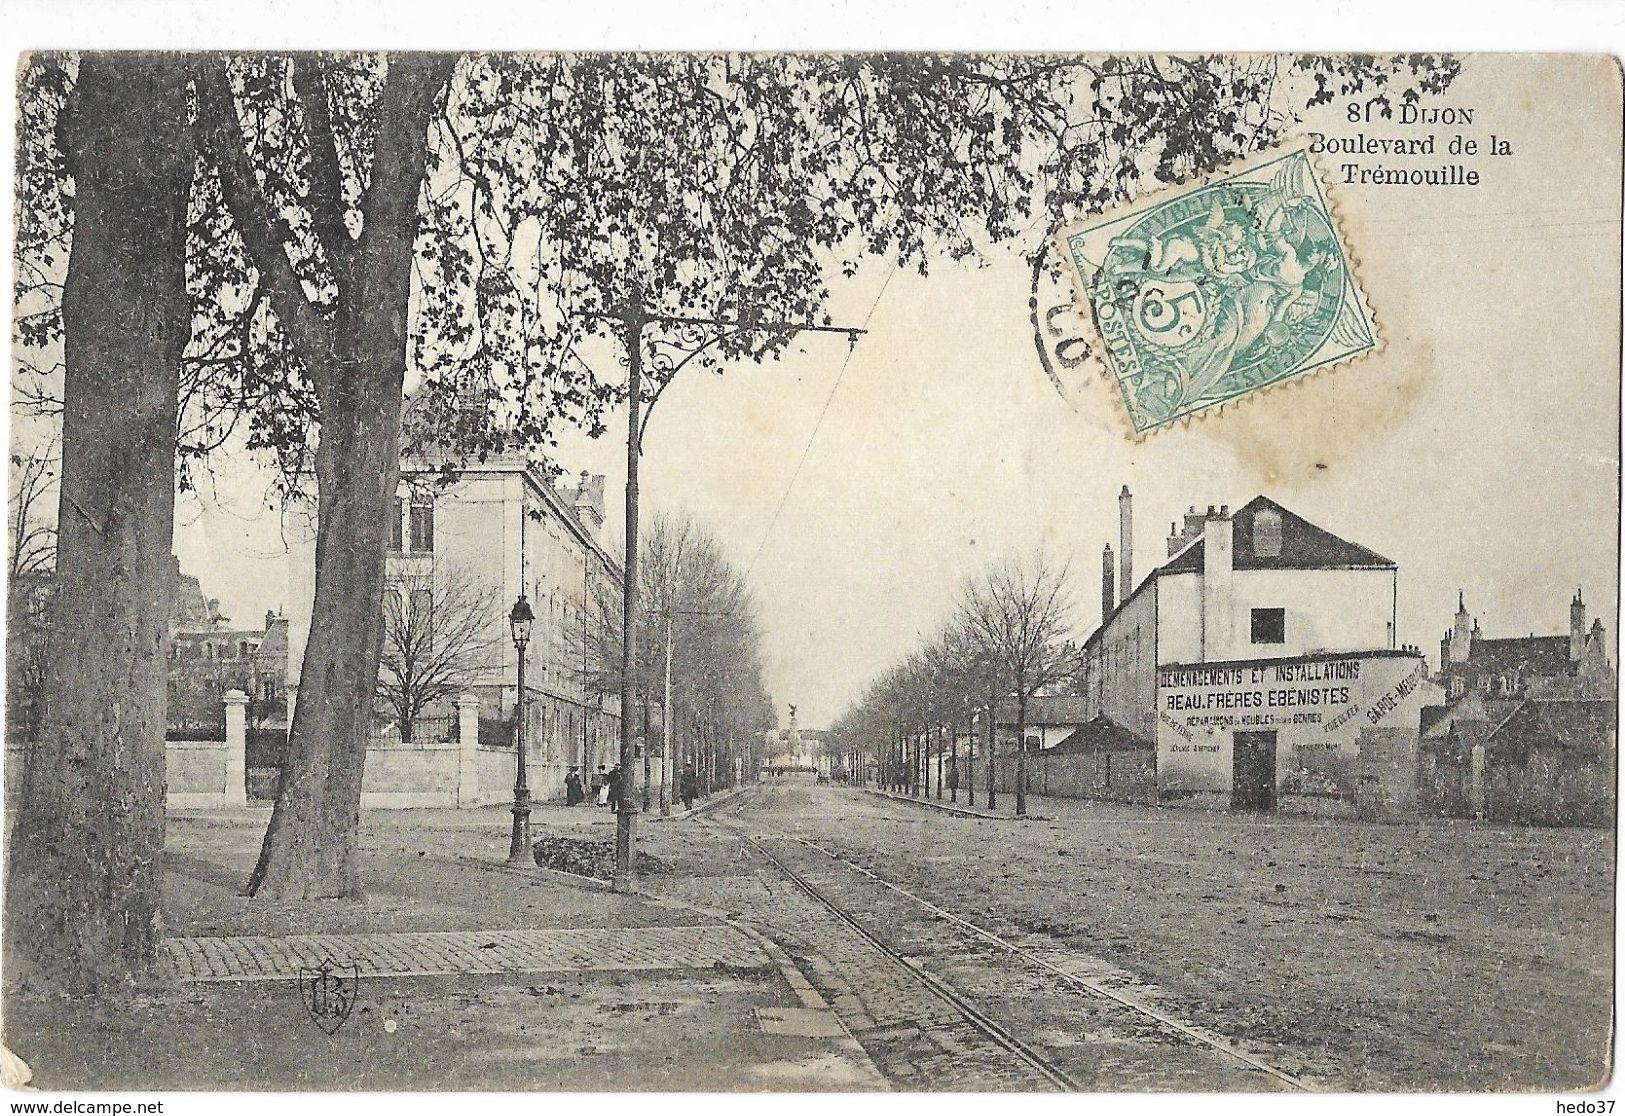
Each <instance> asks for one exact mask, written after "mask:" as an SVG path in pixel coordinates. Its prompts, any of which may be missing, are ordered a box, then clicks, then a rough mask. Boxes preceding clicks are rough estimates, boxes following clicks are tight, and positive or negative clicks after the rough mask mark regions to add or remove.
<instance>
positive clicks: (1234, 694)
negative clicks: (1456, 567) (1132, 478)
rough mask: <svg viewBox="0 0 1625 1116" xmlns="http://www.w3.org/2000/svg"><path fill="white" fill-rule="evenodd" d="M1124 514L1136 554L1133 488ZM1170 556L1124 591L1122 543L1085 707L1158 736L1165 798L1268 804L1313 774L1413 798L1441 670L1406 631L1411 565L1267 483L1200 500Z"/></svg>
mask: <svg viewBox="0 0 1625 1116" xmlns="http://www.w3.org/2000/svg"><path fill="white" fill-rule="evenodd" d="M1125 497H1126V492H1125ZM1123 522H1124V524H1125V537H1124V538H1123V539H1122V540H1121V541H1120V547H1121V552H1123V553H1132V539H1131V538H1129V537H1127V528H1126V525H1127V523H1128V522H1129V517H1128V515H1127V514H1126V500H1125V514H1124V516H1123ZM1108 551H1109V548H1108ZM1168 554H1169V557H1168V560H1167V561H1166V562H1165V563H1164V564H1162V565H1161V566H1159V567H1157V568H1155V569H1153V570H1152V571H1151V572H1150V573H1149V574H1148V575H1147V576H1146V578H1145V580H1144V581H1142V582H1141V583H1140V584H1139V585H1138V586H1136V587H1133V588H1132V590H1131V591H1130V592H1129V593H1128V596H1127V598H1126V599H1125V600H1123V601H1121V602H1120V603H1119V602H1116V601H1114V600H1113V597H1114V592H1115V589H1116V583H1117V579H1116V578H1115V577H1113V576H1112V571H1111V567H1110V556H1109V554H1108V557H1107V562H1106V565H1105V568H1103V571H1102V602H1101V603H1102V615H1103V616H1104V620H1103V622H1102V623H1101V626H1100V627H1099V628H1098V629H1097V630H1096V631H1095V632H1094V634H1093V635H1091V636H1090V637H1089V639H1088V640H1087V641H1086V643H1085V664H1084V671H1083V676H1082V677H1081V678H1080V679H1079V685H1078V690H1079V692H1080V693H1081V694H1082V695H1083V697H1084V710H1083V713H1084V716H1085V719H1094V718H1097V717H1105V718H1108V719H1109V720H1110V721H1112V722H1114V723H1116V724H1117V725H1120V726H1122V727H1123V728H1125V729H1127V730H1128V731H1129V732H1130V733H1131V734H1133V736H1134V737H1135V738H1137V739H1139V740H1142V741H1145V742H1146V744H1147V745H1154V746H1155V748H1156V754H1157V781H1158V787H1159V793H1161V794H1163V795H1167V796H1179V795H1197V794H1219V795H1228V796H1230V797H1231V800H1232V802H1233V804H1235V805H1239V806H1248V807H1259V808H1268V807H1270V806H1272V805H1273V804H1274V801H1275V799H1276V795H1277V793H1278V792H1279V790H1280V789H1281V788H1282V787H1283V785H1285V784H1286V783H1287V782H1288V781H1289V779H1291V778H1292V777H1294V776H1296V775H1312V776H1314V777H1315V778H1317V779H1324V780H1329V781H1331V782H1334V783H1335V784H1336V785H1337V786H1339V787H1340V788H1342V789H1343V790H1345V791H1346V792H1347V793H1349V794H1350V795H1351V796H1352V795H1354V794H1355V793H1356V791H1357V790H1359V788H1360V787H1361V786H1365V787H1366V789H1367V790H1371V791H1372V793H1373V794H1377V796H1378V797H1380V798H1382V799H1383V801H1385V802H1387V803H1388V804H1389V806H1390V807H1392V810H1387V811H1379V812H1393V810H1397V811H1398V812H1404V811H1405V810H1406V809H1409V808H1410V805H1414V795H1415V781H1414V770H1415V738H1416V732H1417V722H1418V720H1419V710H1420V699H1421V690H1420V688H1419V687H1420V685H1421V683H1422V682H1424V681H1425V679H1426V676H1427V670H1426V664H1425V661H1424V660H1423V658H1422V656H1421V654H1420V653H1419V652H1417V651H1416V650H1415V649H1412V648H1400V647H1397V646H1396V643H1395V638H1396V637H1395V632H1396V630H1397V617H1396V614H1395V613H1396V601H1397V588H1398V578H1399V568H1398V566H1397V565H1396V564H1395V563H1394V562H1392V561H1390V560H1389V559H1387V558H1384V557H1383V556H1382V555H1380V554H1377V553H1375V552H1374V551H1372V550H1369V549H1367V548H1366V547H1363V546H1360V545H1359V544H1357V543H1353V542H1350V541H1348V540H1347V539H1343V538H1340V537H1338V536H1337V535H1334V534H1332V533H1331V532H1329V531H1327V530H1325V529H1323V528H1321V527H1318V526H1316V525H1315V524H1313V523H1310V522H1308V521H1307V520H1305V519H1303V518H1302V517H1300V516H1298V515H1296V514H1294V513H1293V512H1291V511H1289V510H1287V509H1286V508H1284V507H1282V506H1281V505H1280V504H1277V503H1276V502H1275V501H1273V500H1270V499H1268V498H1267V497H1264V496H1259V497H1256V498H1255V499H1253V500H1252V501H1251V502H1249V503H1248V504H1247V505H1246V506H1244V507H1242V508H1241V509H1240V510H1239V511H1237V512H1236V513H1235V514H1234V515H1232V514H1231V513H1230V509H1229V508H1228V507H1223V508H1219V509H1214V508H1212V507H1209V508H1208V510H1207V513H1206V514H1205V515H1203V514H1199V513H1197V511H1196V509H1195V508H1192V509H1191V510H1190V512H1188V513H1187V514H1186V516H1185V522H1184V526H1183V528H1182V529H1181V528H1178V527H1177V526H1176V528H1175V530H1174V531H1172V532H1171V533H1170V536H1169V539H1168ZM1126 587H1127V585H1126V583H1125V588H1126ZM1390 761H1391V762H1390ZM1407 772H1408V774H1407ZM1373 784H1374V785H1375V786H1377V787H1380V792H1378V791H1376V790H1372V786H1373ZM1407 804H1410V805H1407Z"/></svg>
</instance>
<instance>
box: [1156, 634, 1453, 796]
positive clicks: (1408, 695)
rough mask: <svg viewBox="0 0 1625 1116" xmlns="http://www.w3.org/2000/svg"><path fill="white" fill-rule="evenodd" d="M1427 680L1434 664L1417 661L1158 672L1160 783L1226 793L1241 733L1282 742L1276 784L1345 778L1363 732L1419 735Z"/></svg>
mask: <svg viewBox="0 0 1625 1116" xmlns="http://www.w3.org/2000/svg"><path fill="white" fill-rule="evenodd" d="M1426 681H1427V662H1426V660H1424V659H1423V658H1422V657H1421V656H1419V655H1414V654H1410V653H1399V654H1395V653H1379V654H1365V655H1347V656H1342V657H1336V658H1331V657H1326V658H1322V657H1313V658H1300V659H1282V660H1278V661H1257V660H1255V661H1251V662H1240V663H1194V664H1191V665H1188V666H1163V667H1159V668H1158V670H1157V770H1158V774H1159V776H1160V778H1161V782H1162V785H1163V787H1164V788H1165V789H1168V790H1199V791H1225V792H1228V791H1229V790H1230V784H1231V771H1232V762H1233V751H1232V742H1233V739H1234V737H1233V734H1234V733H1236V732H1254V733H1273V734H1274V738H1275V755H1276V778H1277V780H1278V781H1279V780H1282V779H1285V778H1287V777H1288V776H1289V775H1291V774H1292V773H1293V772H1316V771H1325V770H1331V771H1338V770H1340V769H1342V768H1344V767H1346V766H1348V764H1349V763H1351V762H1352V760H1353V759H1354V758H1356V757H1357V756H1358V754H1359V738H1360V731H1361V730H1362V729H1372V728H1379V727H1380V728H1407V729H1409V730H1411V731H1413V732H1414V731H1415V730H1416V728H1417V723H1418V720H1419V718H1420V716H1421V699H1422V684H1423V683H1424V682H1426Z"/></svg>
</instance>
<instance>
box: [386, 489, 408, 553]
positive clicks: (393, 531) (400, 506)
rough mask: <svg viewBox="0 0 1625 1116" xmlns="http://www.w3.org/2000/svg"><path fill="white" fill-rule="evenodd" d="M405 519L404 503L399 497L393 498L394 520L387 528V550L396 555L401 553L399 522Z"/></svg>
mask: <svg viewBox="0 0 1625 1116" xmlns="http://www.w3.org/2000/svg"><path fill="white" fill-rule="evenodd" d="M405 518H406V501H404V500H402V499H401V498H400V497H399V496H397V497H395V520H394V522H393V523H391V524H390V528H389V549H390V550H392V551H394V552H395V553H396V554H399V553H400V552H401V522H402V520H404V519H405Z"/></svg>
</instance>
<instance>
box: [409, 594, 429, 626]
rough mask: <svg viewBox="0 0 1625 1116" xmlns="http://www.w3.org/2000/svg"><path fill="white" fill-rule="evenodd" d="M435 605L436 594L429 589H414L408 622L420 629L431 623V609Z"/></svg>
mask: <svg viewBox="0 0 1625 1116" xmlns="http://www.w3.org/2000/svg"><path fill="white" fill-rule="evenodd" d="M433 607H434V594H433V593H431V592H430V591H429V590H427V589H414V590H412V603H411V604H410V605H409V606H408V609H409V611H408V612H407V614H406V615H407V623H408V624H410V625H411V626H412V627H414V628H418V629H420V630H423V629H426V628H427V627H428V626H429V624H430V623H431V618H430V616H429V612H430V610H431V609H432V608H433Z"/></svg>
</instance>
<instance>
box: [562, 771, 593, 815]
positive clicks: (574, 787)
mask: <svg viewBox="0 0 1625 1116" xmlns="http://www.w3.org/2000/svg"><path fill="white" fill-rule="evenodd" d="M586 797H587V796H586V793H585V792H584V791H582V789H581V771H580V769H579V768H575V767H572V768H570V773H569V774H568V775H566V776H565V777H564V804H565V805H566V806H579V805H581V802H582V800H583V799H585V798H586Z"/></svg>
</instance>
